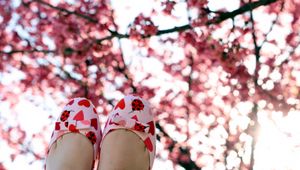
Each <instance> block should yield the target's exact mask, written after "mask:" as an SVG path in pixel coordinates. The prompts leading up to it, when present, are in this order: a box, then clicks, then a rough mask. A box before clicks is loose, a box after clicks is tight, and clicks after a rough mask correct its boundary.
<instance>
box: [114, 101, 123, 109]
mask: <svg viewBox="0 0 300 170" xmlns="http://www.w3.org/2000/svg"><path fill="white" fill-rule="evenodd" d="M118 108H120V109H121V110H123V109H124V108H125V100H124V99H122V100H120V101H119V103H118V104H117V105H116V107H115V110H116V109H118Z"/></svg>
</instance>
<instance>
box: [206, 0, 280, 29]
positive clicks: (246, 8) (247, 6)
mask: <svg viewBox="0 0 300 170" xmlns="http://www.w3.org/2000/svg"><path fill="white" fill-rule="evenodd" d="M276 1H277V0H260V1H256V2H250V3H248V4H245V5H243V6H242V7H240V8H239V9H236V10H234V11H232V12H225V13H222V14H220V15H219V17H218V18H216V19H214V20H213V22H212V21H208V23H207V24H208V25H209V24H218V23H221V22H223V21H224V20H227V19H229V18H234V17H235V16H237V15H240V14H242V13H245V12H247V11H252V10H254V9H255V8H258V7H260V6H264V5H269V4H271V3H274V2H276Z"/></svg>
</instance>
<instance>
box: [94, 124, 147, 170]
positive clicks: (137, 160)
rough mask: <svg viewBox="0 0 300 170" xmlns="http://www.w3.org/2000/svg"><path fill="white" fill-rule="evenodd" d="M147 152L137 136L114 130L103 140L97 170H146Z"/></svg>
mask: <svg viewBox="0 0 300 170" xmlns="http://www.w3.org/2000/svg"><path fill="white" fill-rule="evenodd" d="M148 169H149V152H148V151H147V149H146V147H145V144H144V143H143V141H142V140H141V139H140V137H139V136H138V135H136V134H135V133H134V132H132V131H130V130H126V129H118V130H114V131H112V132H110V133H108V134H107V136H106V137H105V138H104V139H103V143H102V147H101V153H100V162H99V167H98V170H148Z"/></svg>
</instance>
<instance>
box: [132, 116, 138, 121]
mask: <svg viewBox="0 0 300 170" xmlns="http://www.w3.org/2000/svg"><path fill="white" fill-rule="evenodd" d="M131 119H134V120H136V121H139V120H138V117H137V116H136V115H134V116H132V117H131Z"/></svg>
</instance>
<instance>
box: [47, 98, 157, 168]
mask: <svg viewBox="0 0 300 170" xmlns="http://www.w3.org/2000/svg"><path fill="white" fill-rule="evenodd" d="M116 129H128V130H130V131H132V132H134V133H135V134H137V135H138V136H139V137H140V138H141V140H142V141H143V142H144V144H145V147H146V148H147V150H148V152H149V156H150V157H149V158H150V160H149V161H150V167H149V169H151V167H152V165H153V161H154V156H155V148H156V146H155V141H156V135H155V123H154V115H153V113H152V112H151V109H150V104H149V103H148V102H147V101H145V100H144V99H142V98H140V97H138V96H133V95H128V96H125V97H124V98H123V99H121V100H120V101H119V102H118V104H117V105H116V106H115V107H114V108H113V111H112V112H111V113H110V114H109V116H108V120H107V122H106V124H105V127H104V130H103V133H102V131H101V126H100V122H99V118H98V114H97V111H96V109H95V107H94V105H93V104H92V103H91V101H89V100H88V99H86V98H74V99H72V100H71V101H70V102H69V103H68V104H67V105H66V106H65V107H64V108H63V111H62V113H61V115H60V116H59V118H58V119H57V121H56V122H55V128H54V131H53V133H52V135H51V140H50V144H49V150H50V148H51V146H52V144H53V143H54V142H55V141H56V140H57V139H58V138H60V137H61V136H63V135H65V134H67V133H80V134H82V135H84V136H85V137H87V138H88V139H89V140H90V142H91V143H92V145H93V152H94V156H93V159H94V162H95V160H96V159H98V158H99V152H100V148H101V146H102V143H101V141H103V139H104V138H105V136H106V135H107V134H108V133H110V132H112V131H113V130H116Z"/></svg>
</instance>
